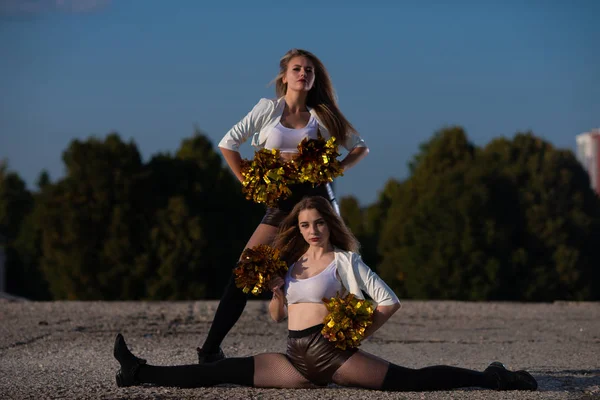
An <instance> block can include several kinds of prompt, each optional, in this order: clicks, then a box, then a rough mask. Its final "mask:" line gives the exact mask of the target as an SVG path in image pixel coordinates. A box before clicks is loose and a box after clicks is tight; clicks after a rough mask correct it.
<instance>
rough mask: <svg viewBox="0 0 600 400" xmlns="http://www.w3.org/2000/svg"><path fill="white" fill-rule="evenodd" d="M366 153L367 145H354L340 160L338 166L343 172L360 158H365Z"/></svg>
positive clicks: (367, 150) (367, 151)
mask: <svg viewBox="0 0 600 400" xmlns="http://www.w3.org/2000/svg"><path fill="white" fill-rule="evenodd" d="M367 154H369V148H368V147H355V148H353V149H352V151H351V152H349V153H348V154H347V155H346V157H344V159H343V160H342V161H340V166H341V167H342V169H343V170H344V172H345V171H347V170H348V169H350V168H352V167H353V166H355V165H356V164H357V163H358V162H359V161H360V160H362V159H363V158H365V157H366V156H367Z"/></svg>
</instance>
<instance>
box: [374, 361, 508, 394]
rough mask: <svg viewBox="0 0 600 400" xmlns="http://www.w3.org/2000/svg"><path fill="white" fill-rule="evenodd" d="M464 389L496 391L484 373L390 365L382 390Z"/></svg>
mask: <svg viewBox="0 0 600 400" xmlns="http://www.w3.org/2000/svg"><path fill="white" fill-rule="evenodd" d="M462 387H482V388H488V389H495V388H496V387H497V384H496V382H495V381H494V379H492V378H490V377H489V376H487V375H486V374H484V373H483V372H478V371H473V370H470V369H465V368H457V367H449V366H445V365H439V366H433V367H426V368H421V369H411V368H405V367H401V366H399V365H395V364H390V366H389V369H388V372H387V374H386V376H385V379H384V380H383V384H382V387H381V390H389V391H405V392H419V391H430V390H450V389H456V388H462Z"/></svg>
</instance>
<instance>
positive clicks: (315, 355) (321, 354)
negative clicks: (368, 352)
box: [286, 324, 358, 386]
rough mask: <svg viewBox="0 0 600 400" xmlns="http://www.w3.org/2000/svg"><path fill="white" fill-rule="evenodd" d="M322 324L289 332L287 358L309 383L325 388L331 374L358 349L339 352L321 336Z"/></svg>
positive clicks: (330, 378)
mask: <svg viewBox="0 0 600 400" xmlns="http://www.w3.org/2000/svg"><path fill="white" fill-rule="evenodd" d="M321 329H323V324H320V325H315V326H312V327H310V328H307V329H303V330H301V331H289V334H288V342H287V353H286V355H287V358H288V360H290V362H291V363H292V364H293V365H294V367H295V368H296V369H297V370H298V372H300V373H301V374H302V376H304V377H305V378H306V379H308V380H309V381H310V382H311V383H314V384H315V385H319V386H326V385H327V384H328V383H331V382H332V378H333V374H335V371H337V370H338V368H339V367H341V366H342V364H344V363H345V362H346V360H348V359H349V358H350V357H351V356H352V355H353V354H354V353H356V352H357V351H358V349H347V350H340V349H338V348H337V347H335V345H333V344H332V343H331V342H330V341H328V340H327V339H325V338H324V337H323V335H322V334H321Z"/></svg>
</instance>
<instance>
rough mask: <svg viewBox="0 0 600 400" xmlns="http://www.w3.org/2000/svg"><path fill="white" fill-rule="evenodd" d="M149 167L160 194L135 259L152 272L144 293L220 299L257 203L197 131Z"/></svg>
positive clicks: (255, 218) (257, 215) (257, 213)
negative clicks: (249, 198)
mask: <svg viewBox="0 0 600 400" xmlns="http://www.w3.org/2000/svg"><path fill="white" fill-rule="evenodd" d="M150 169H151V170H152V171H153V173H152V175H153V176H154V177H155V178H156V179H155V180H154V182H160V184H161V186H162V190H161V193H162V195H163V196H162V197H161V199H160V204H157V205H156V210H158V211H157V213H156V217H155V220H154V225H153V228H152V230H151V232H152V235H151V237H150V239H149V240H150V245H149V246H148V250H147V252H146V255H145V257H144V258H143V259H141V260H140V262H142V263H149V264H150V265H152V267H151V268H150V269H152V270H156V271H157V274H156V275H155V278H154V279H153V280H152V282H151V284H150V287H149V294H148V295H149V296H150V297H151V298H168V299H175V298H177V299H189V298H201V297H211V298H218V297H220V295H221V294H222V290H223V287H224V286H225V284H226V281H227V280H228V279H229V277H230V275H231V270H232V269H233V268H234V267H235V263H236V262H237V259H238V257H239V255H240V253H241V251H242V250H243V248H244V246H245V244H246V241H247V240H248V238H249V237H250V235H251V233H252V231H253V230H254V228H255V227H256V226H257V225H258V223H259V222H260V219H261V217H262V214H263V213H264V211H263V209H262V207H260V206H257V205H255V204H253V203H250V202H248V201H247V200H245V199H244V197H243V195H242V193H241V186H240V184H239V182H237V180H236V179H235V177H234V176H233V175H232V174H231V173H230V172H229V170H228V169H227V168H225V167H224V166H223V165H222V162H221V158H220V157H219V156H218V154H217V153H216V152H215V151H214V150H213V146H212V143H211V142H210V140H209V139H208V138H207V137H206V135H204V134H203V133H202V132H200V131H196V132H195V134H194V136H193V137H191V138H190V139H186V140H184V141H183V142H182V144H181V147H180V148H179V150H178V151H177V153H176V156H175V158H170V156H167V155H160V156H158V157H156V158H154V159H153V160H151V161H150ZM167 171H169V172H168V173H166V172H167ZM174 280H176V281H177V282H173V281H174Z"/></svg>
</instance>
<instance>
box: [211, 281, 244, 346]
mask: <svg viewBox="0 0 600 400" xmlns="http://www.w3.org/2000/svg"><path fill="white" fill-rule="evenodd" d="M247 301H248V295H247V294H246V293H244V292H243V291H242V289H239V288H238V287H237V286H235V277H234V276H233V274H232V275H231V278H230V279H229V282H228V283H227V287H226V288H225V292H224V293H223V297H221V301H220V302H219V306H218V307H217V312H216V313H215V318H214V319H213V322H212V325H211V326H210V329H209V331H208V336H207V337H206V340H205V341H204V345H203V346H202V352H203V353H204V354H211V353H217V352H219V346H221V342H222V341H223V339H225V336H227V333H229V331H230V330H231V328H232V327H233V325H235V323H236V322H237V320H238V319H239V318H240V316H241V315H242V312H243V311H244V308H245V307H246V303H247Z"/></svg>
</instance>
